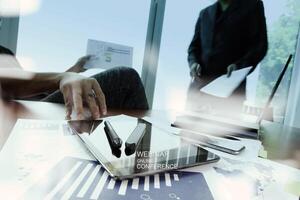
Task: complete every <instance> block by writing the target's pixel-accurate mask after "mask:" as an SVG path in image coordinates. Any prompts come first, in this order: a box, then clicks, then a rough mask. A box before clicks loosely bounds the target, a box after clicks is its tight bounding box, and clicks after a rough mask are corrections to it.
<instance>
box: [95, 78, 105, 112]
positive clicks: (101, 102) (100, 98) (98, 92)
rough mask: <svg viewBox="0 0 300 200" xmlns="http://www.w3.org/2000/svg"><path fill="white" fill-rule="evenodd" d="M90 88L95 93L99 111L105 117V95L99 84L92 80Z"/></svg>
mask: <svg viewBox="0 0 300 200" xmlns="http://www.w3.org/2000/svg"><path fill="white" fill-rule="evenodd" d="M92 88H93V90H94V92H95V95H96V101H97V103H98V105H99V107H100V111H101V113H102V114H103V115H106V113H107V107H106V100H105V95H104V93H103V92H102V89H101V87H100V85H99V83H98V82H97V81H96V80H95V79H94V80H93V85H92Z"/></svg>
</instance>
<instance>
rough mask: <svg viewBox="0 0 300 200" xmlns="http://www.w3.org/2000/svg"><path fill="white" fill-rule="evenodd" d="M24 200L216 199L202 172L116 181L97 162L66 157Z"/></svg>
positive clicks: (33, 187)
mask: <svg viewBox="0 0 300 200" xmlns="http://www.w3.org/2000/svg"><path fill="white" fill-rule="evenodd" d="M24 199H105V200H110V199H120V200H121V199H122V200H123V199H129V200H132V199H140V200H154V199H173V200H180V199H188V200H194V199H205V200H210V199H213V197H212V194H211V192H210V190H209V187H208V185H207V183H206V181H205V178H204V176H203V175H202V174H201V173H198V172H183V171H170V172H163V173H158V174H154V175H149V176H144V177H137V178H133V179H129V180H115V179H113V178H111V177H110V176H109V174H108V173H107V172H106V171H105V169H103V168H102V167H101V165H99V164H98V163H97V162H95V161H90V160H83V159H78V158H73V157H65V158H64V159H63V160H62V161H60V162H59V163H58V164H57V165H56V166H55V167H54V168H52V169H51V170H50V171H49V172H48V173H47V174H46V175H45V177H44V178H43V179H42V180H40V181H38V182H37V183H36V184H34V185H33V186H32V187H31V188H30V189H29V190H28V191H27V192H26V194H25V196H24Z"/></svg>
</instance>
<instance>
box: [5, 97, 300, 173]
mask: <svg viewBox="0 0 300 200" xmlns="http://www.w3.org/2000/svg"><path fill="white" fill-rule="evenodd" d="M1 114H2V116H3V117H2V118H3V120H2V123H0V128H1V134H0V149H2V147H3V145H4V144H5V141H6V140H7V138H8V137H9V134H10V132H11V130H12V128H13V126H14V124H15V122H16V121H17V119H19V118H23V119H46V120H63V119H64V117H65V109H64V106H63V105H58V104H52V103H44V102H30V101H18V102H4V109H3V111H1ZM108 114H109V115H117V114H127V115H131V116H136V117H142V116H146V115H147V116H151V117H154V118H157V119H159V120H165V121H168V119H169V118H170V117H174V116H175V114H176V113H175V112H174V111H158V110H152V111H147V112H145V111H126V110H122V111H121V110H110V111H109V113H108ZM262 142H263V145H264V148H265V150H266V151H267V152H268V159H271V160H274V161H277V162H281V163H284V164H286V165H289V166H292V167H295V168H298V169H300V129H297V128H291V127H287V126H282V125H280V124H274V123H264V124H263V125H262Z"/></svg>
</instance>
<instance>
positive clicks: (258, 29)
mask: <svg viewBox="0 0 300 200" xmlns="http://www.w3.org/2000/svg"><path fill="white" fill-rule="evenodd" d="M251 16H252V17H251V19H250V24H249V27H250V30H249V37H248V38H247V39H248V40H249V41H251V42H250V43H251V44H252V45H251V46H249V50H248V51H247V53H246V54H245V55H244V56H243V57H242V58H241V59H240V60H238V61H237V62H235V64H236V65H237V66H238V68H244V67H249V66H254V67H256V65H257V64H258V63H259V62H260V61H261V60H262V59H263V58H264V57H265V55H266V53H267V50H268V37H267V27H266V18H265V12H264V5H263V2H262V1H260V0H259V1H258V3H257V5H256V7H255V13H253V14H251Z"/></svg>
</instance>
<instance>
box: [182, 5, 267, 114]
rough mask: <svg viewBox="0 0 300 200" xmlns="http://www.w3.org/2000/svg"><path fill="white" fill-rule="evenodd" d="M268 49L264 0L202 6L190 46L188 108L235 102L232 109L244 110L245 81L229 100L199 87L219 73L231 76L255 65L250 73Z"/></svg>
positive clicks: (225, 105) (224, 106)
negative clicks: (213, 95)
mask: <svg viewBox="0 0 300 200" xmlns="http://www.w3.org/2000/svg"><path fill="white" fill-rule="evenodd" d="M267 48H268V41H267V30H266V20H265V14H264V6H263V2H262V1H261V0H218V1H217V2H216V3H214V4H213V5H211V6H209V7H207V8H205V9H203V10H202V11H201V12H200V15H199V18H198V20H197V23H196V28H195V33H194V37H193V39H192V42H191V44H190V46H189V49H188V63H189V67H190V75H191V77H192V82H191V84H190V87H189V92H188V98H187V108H188V109H190V110H197V109H198V108H199V106H200V107H201V106H205V104H207V103H208V102H209V103H210V104H213V105H214V107H216V109H222V108H224V109H225V108H226V107H228V104H234V106H233V107H235V108H233V109H237V110H240V111H241V106H242V104H243V102H244V100H245V90H246V89H245V88H246V81H244V82H243V83H242V84H241V85H240V86H239V87H238V88H237V89H236V90H235V92H234V93H233V95H232V97H229V98H228V99H227V100H225V99H221V98H214V97H212V96H209V95H206V94H203V93H201V92H200V91H199V90H200V89H201V88H202V87H204V86H205V85H207V84H208V83H210V82H211V81H213V80H214V79H216V78H217V77H219V76H220V75H223V74H226V73H227V76H228V77H230V76H231V73H232V72H233V71H234V70H237V69H242V68H245V67H249V66H253V69H252V70H251V71H250V73H251V72H252V71H253V70H254V68H255V67H256V65H257V64H258V63H259V62H260V61H261V60H262V59H263V58H264V56H265V55H266V52H267ZM217 104H219V106H218V105H217ZM197 107H198V108H197ZM230 109H231V108H230ZM200 110H201V108H200Z"/></svg>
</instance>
